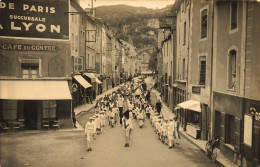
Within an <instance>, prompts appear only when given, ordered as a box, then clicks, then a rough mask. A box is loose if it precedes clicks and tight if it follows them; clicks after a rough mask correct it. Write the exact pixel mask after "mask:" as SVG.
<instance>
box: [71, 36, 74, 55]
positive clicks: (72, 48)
mask: <svg viewBox="0 0 260 167" xmlns="http://www.w3.org/2000/svg"><path fill="white" fill-rule="evenodd" d="M71 50H72V51H73V50H74V34H71ZM72 53H73V52H72Z"/></svg>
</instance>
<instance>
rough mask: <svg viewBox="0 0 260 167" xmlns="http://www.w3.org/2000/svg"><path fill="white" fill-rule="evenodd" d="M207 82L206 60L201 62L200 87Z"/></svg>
mask: <svg viewBox="0 0 260 167" xmlns="http://www.w3.org/2000/svg"><path fill="white" fill-rule="evenodd" d="M205 82H206V60H202V61H200V83H199V84H200V85H205Z"/></svg>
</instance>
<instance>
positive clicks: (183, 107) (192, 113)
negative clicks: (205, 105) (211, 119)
mask: <svg viewBox="0 0 260 167" xmlns="http://www.w3.org/2000/svg"><path fill="white" fill-rule="evenodd" d="M175 110H179V116H180V117H181V120H182V122H183V123H184V129H185V130H186V133H187V134H189V135H190V136H192V137H194V138H201V124H202V121H201V120H202V119H201V108H200V102H198V101H195V100H188V101H185V102H182V103H179V104H178V105H177V107H176V108H175Z"/></svg>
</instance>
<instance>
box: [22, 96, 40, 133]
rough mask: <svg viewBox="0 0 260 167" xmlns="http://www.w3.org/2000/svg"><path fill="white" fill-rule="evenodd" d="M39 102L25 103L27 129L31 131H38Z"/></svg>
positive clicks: (30, 101)
mask: <svg viewBox="0 0 260 167" xmlns="http://www.w3.org/2000/svg"><path fill="white" fill-rule="evenodd" d="M37 105H38V103H37V101H35V100H28V101H24V118H25V127H26V128H27V129H30V130H34V129H37Z"/></svg>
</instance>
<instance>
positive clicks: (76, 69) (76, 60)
mask: <svg viewBox="0 0 260 167" xmlns="http://www.w3.org/2000/svg"><path fill="white" fill-rule="evenodd" d="M74 70H75V71H78V58H77V57H75V58H74Z"/></svg>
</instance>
